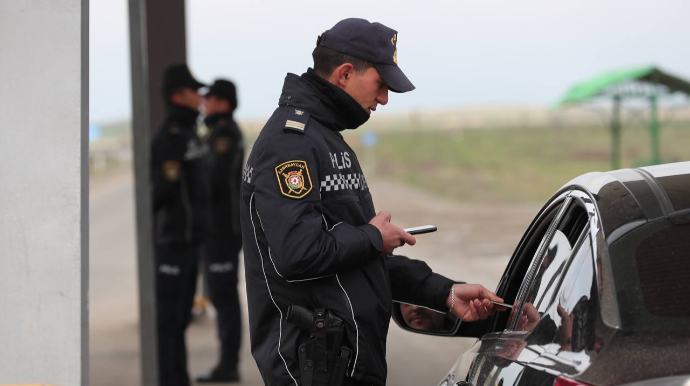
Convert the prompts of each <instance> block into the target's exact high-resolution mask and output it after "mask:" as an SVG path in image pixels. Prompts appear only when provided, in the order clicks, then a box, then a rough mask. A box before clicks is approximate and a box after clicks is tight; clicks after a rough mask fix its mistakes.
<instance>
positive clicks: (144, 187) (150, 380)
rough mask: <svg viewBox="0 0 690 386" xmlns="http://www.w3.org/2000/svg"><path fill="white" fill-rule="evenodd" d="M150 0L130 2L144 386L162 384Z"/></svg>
mask: <svg viewBox="0 0 690 386" xmlns="http://www.w3.org/2000/svg"><path fill="white" fill-rule="evenodd" d="M146 24H147V23H146V0H129V28H130V52H131V63H132V131H133V133H132V138H133V144H132V146H133V148H134V149H133V150H134V178H135V196H136V197H135V199H136V200H135V201H136V209H135V210H136V219H137V250H138V268H139V315H140V325H139V328H140V333H141V341H140V344H141V366H142V367H141V375H142V385H143V386H157V385H158V383H159V382H158V355H157V352H158V347H157V342H158V337H157V329H156V296H155V295H156V285H155V265H154V261H153V257H154V256H153V238H152V234H153V232H152V219H151V213H153V212H152V208H151V196H150V188H149V142H150V138H151V135H150V133H151V129H150V128H151V125H150V115H149V114H150V104H149V92H150V90H149V68H148V44H147V34H146V30H147V28H146Z"/></svg>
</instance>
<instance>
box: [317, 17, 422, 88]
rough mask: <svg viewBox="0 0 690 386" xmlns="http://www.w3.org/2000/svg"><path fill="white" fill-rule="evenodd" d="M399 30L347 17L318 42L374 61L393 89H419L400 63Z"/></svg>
mask: <svg viewBox="0 0 690 386" xmlns="http://www.w3.org/2000/svg"><path fill="white" fill-rule="evenodd" d="M397 42H398V31H396V30H394V29H391V28H388V27H386V26H385V25H383V24H381V23H370V22H369V21H367V20H364V19H356V18H352V19H345V20H341V21H339V22H338V23H337V24H336V25H334V26H333V28H331V29H329V30H328V31H326V32H324V33H323V34H321V36H319V38H318V40H317V42H316V45H317V46H322V47H326V48H330V49H331V50H333V51H337V52H340V53H342V54H346V55H350V56H354V57H355V58H359V59H362V60H366V61H367V62H371V63H373V64H374V67H376V70H377V71H378V72H379V74H381V77H382V78H383V80H385V81H386V83H388V88H389V89H390V90H391V91H393V92H398V93H403V92H408V91H412V90H414V89H415V87H414V85H413V84H412V82H410V80H409V79H407V76H405V74H403V72H402V70H401V69H400V67H398V49H397Z"/></svg>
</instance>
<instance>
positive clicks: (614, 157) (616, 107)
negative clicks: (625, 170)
mask: <svg viewBox="0 0 690 386" xmlns="http://www.w3.org/2000/svg"><path fill="white" fill-rule="evenodd" d="M620 168H621V96H620V95H614V96H613V116H612V117H611V169H612V170H617V169H620Z"/></svg>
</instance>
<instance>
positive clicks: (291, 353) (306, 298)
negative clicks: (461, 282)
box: [240, 69, 452, 386]
mask: <svg viewBox="0 0 690 386" xmlns="http://www.w3.org/2000/svg"><path fill="white" fill-rule="evenodd" d="M367 119H368V115H367V113H366V112H365V111H364V109H362V107H361V106H360V105H359V104H357V102H356V101H355V100H354V99H353V98H352V97H350V96H349V95H348V94H347V93H345V92H344V91H342V90H341V89H339V88H337V87H335V86H333V85H332V84H331V83H329V82H327V81H326V80H324V79H323V78H321V77H319V76H317V75H316V74H315V73H314V72H313V70H311V69H309V71H308V72H307V73H306V74H304V75H302V76H301V77H299V76H297V75H294V74H288V75H287V77H286V79H285V85H284V86H283V93H282V95H281V97H280V101H279V107H278V109H276V110H275V112H274V113H273V115H272V116H271V118H270V119H269V120H268V122H267V123H266V126H265V127H264V128H263V129H262V131H261V133H260V135H259V137H258V139H257V141H256V143H255V144H254V147H253V149H252V152H251V154H250V156H249V159H248V161H247V165H246V166H245V169H244V173H243V184H242V204H241V211H240V212H241V216H242V217H241V220H242V232H243V239H244V253H245V275H246V282H247V297H248V300H249V323H250V333H251V345H252V354H253V355H254V358H255V359H256V361H257V364H258V366H259V370H260V371H261V375H262V377H263V380H264V382H265V383H266V384H267V385H271V386H278V385H280V386H284V385H293V384H297V385H299V379H300V371H299V367H298V359H297V349H298V347H299V345H300V344H302V343H303V342H305V341H306V340H307V338H308V335H309V334H308V333H307V332H305V331H302V330H300V329H299V328H298V327H296V326H295V325H292V324H291V323H289V322H287V321H286V320H285V314H286V310H287V307H288V306H290V305H291V304H293V303H297V304H301V305H303V306H306V307H308V308H310V309H315V308H325V309H329V310H331V311H333V312H334V313H335V314H336V315H337V316H339V317H341V318H342V319H344V321H345V324H346V328H347V339H348V342H349V346H350V347H351V348H352V349H353V358H352V360H351V362H350V366H349V370H348V376H350V377H354V378H355V379H357V380H360V381H363V382H366V383H369V384H374V385H383V384H385V382H386V371H387V370H386V335H387V333H388V325H389V322H390V315H391V307H392V301H393V299H395V300H397V301H402V302H407V303H412V304H418V305H424V306H426V307H429V308H433V309H436V310H439V311H443V312H445V311H447V308H446V306H445V300H446V298H447V296H448V294H449V291H450V286H451V285H452V282H451V281H450V280H449V279H446V278H444V277H442V276H440V275H437V274H435V273H432V272H431V270H430V269H429V267H428V266H427V265H426V264H425V263H423V262H421V261H416V260H410V259H408V258H406V257H403V256H394V257H388V258H382V257H381V250H382V240H381V234H380V232H379V231H378V229H376V228H375V227H374V226H372V225H369V224H368V222H369V220H371V218H372V217H374V215H375V210H374V204H373V202H372V197H371V194H370V193H369V187H368V186H367V181H366V179H365V178H364V175H363V174H362V169H361V168H360V165H359V162H358V161H357V156H356V155H355V153H354V152H353V151H352V149H351V148H350V147H349V146H348V144H347V143H346V142H345V141H344V140H343V137H342V136H341V134H340V131H342V130H344V129H355V128H357V127H358V126H359V125H361V124H362V123H364V122H365V121H366V120H367Z"/></svg>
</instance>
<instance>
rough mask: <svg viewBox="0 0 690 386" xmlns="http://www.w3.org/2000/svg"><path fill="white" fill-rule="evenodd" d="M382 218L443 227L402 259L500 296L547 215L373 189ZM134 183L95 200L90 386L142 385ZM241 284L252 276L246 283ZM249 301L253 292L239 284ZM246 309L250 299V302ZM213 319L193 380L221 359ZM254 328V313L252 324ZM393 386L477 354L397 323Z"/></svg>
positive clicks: (99, 181)
mask: <svg viewBox="0 0 690 386" xmlns="http://www.w3.org/2000/svg"><path fill="white" fill-rule="evenodd" d="M370 186H372V187H373V188H372V190H373V192H372V193H373V195H374V197H375V203H376V207H377V209H378V210H388V211H390V212H391V213H393V222H395V223H397V224H399V225H401V226H403V227H408V226H416V225H423V224H434V225H436V226H438V228H439V231H438V232H436V233H433V234H427V235H420V236H418V244H417V245H416V246H414V247H405V248H403V249H400V250H398V251H399V252H400V253H401V254H407V255H408V256H410V257H414V258H418V259H423V260H425V261H427V262H428V263H429V265H430V266H431V267H432V268H433V269H434V270H435V271H437V272H440V273H442V274H444V275H446V276H449V277H452V278H455V279H457V280H466V281H470V282H478V283H481V284H483V285H485V286H486V287H488V288H490V289H494V288H495V286H496V283H497V281H498V279H499V277H500V275H501V273H502V272H503V268H504V267H505V264H506V262H507V259H508V258H509V256H510V254H511V253H512V251H513V249H514V248H515V246H516V245H517V242H518V241H519V238H520V237H521V236H522V232H523V231H524V229H525V228H526V227H527V225H528V224H529V222H530V221H531V219H532V217H533V216H534V214H535V213H536V211H537V210H538V207H537V206H534V205H511V206H507V205H462V204H458V203H455V202H448V201H444V200H440V199H438V198H432V197H429V196H427V195H425V194H424V193H421V192H419V191H415V190H413V189H410V188H409V187H404V186H401V185H398V184H395V183H392V182H388V181H383V180H374V179H372V180H371V181H370ZM133 196H134V192H133V183H132V176H131V173H130V172H129V171H128V170H122V171H119V172H115V173H111V174H110V175H108V176H107V177H99V178H94V179H93V180H92V184H91V196H90V221H91V223H90V256H91V263H90V273H91V287H90V302H91V303H90V304H91V306H90V331H91V334H90V349H91V352H90V366H91V370H90V382H91V385H93V386H110V385H112V386H115V385H117V386H121V385H139V384H140V369H139V366H140V365H139V346H138V345H139V338H138V331H139V330H138V324H137V323H138V321H137V317H138V315H137V310H138V297H137V287H136V286H137V280H136V260H135V259H136V257H135V224H134V204H133ZM240 276H241V277H242V276H243V275H240ZM240 287H241V291H242V293H244V282H243V281H241V282H240ZM242 299H243V302H244V299H246V298H245V297H244V295H243V296H242ZM212 317H213V315H212V313H211V315H208V316H207V317H202V318H200V319H199V320H197V322H196V323H195V324H193V325H192V326H191V328H190V329H189V331H188V334H187V341H188V346H189V357H190V371H191V372H192V373H193V374H197V373H199V372H201V371H205V370H206V369H208V368H209V367H210V366H211V365H213V362H214V360H215V359H216V357H215V353H216V350H217V348H216V343H215V339H214V334H215V328H214V321H213V319H212ZM244 318H245V323H244V326H245V328H246V326H247V323H246V313H245V315H244ZM244 337H245V339H244V342H243V347H242V359H241V369H240V371H241V373H242V377H243V382H242V383H241V384H242V385H246V386H254V385H257V386H258V385H262V384H263V383H262V382H261V377H260V375H259V373H258V370H257V369H256V366H255V364H254V361H253V359H252V357H251V354H250V352H249V343H248V332H247V331H246V330H245V334H244ZM388 342H389V343H388V367H389V379H388V384H389V385H410V386H418V385H430V386H433V385H437V384H438V382H439V381H440V380H441V379H442V377H443V376H444V375H445V373H446V372H447V371H448V370H449V369H450V367H451V366H452V365H453V364H454V363H455V361H456V359H457V357H458V356H459V355H460V354H461V353H462V352H463V351H464V350H465V349H467V348H468V347H469V345H471V343H472V340H470V339H465V338H439V337H431V336H426V335H418V334H413V333H409V332H406V331H403V330H401V329H400V328H398V327H397V325H395V323H394V322H391V329H390V333H389V337H388Z"/></svg>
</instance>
